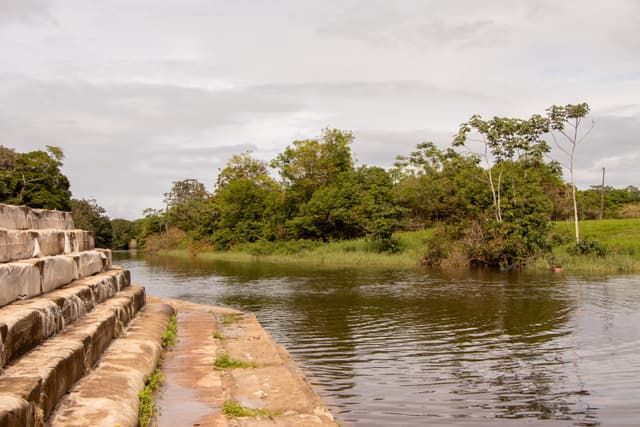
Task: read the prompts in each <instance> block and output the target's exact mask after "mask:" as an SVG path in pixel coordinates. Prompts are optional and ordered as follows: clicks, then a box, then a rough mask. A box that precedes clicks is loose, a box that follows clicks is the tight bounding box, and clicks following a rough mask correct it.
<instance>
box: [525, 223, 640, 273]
mask: <svg viewBox="0 0 640 427" xmlns="http://www.w3.org/2000/svg"><path fill="white" fill-rule="evenodd" d="M553 233H555V234H556V235H557V236H558V237H559V239H560V240H561V241H563V243H562V244H560V245H558V246H556V247H555V248H554V249H553V256H554V259H555V263H556V264H558V265H561V266H562V268H563V269H564V270H565V271H569V272H579V273H593V274H612V273H637V272H640V219H607V220H601V221H600V220H590V221H581V222H580V238H581V240H584V239H589V240H595V241H598V242H600V243H601V244H602V245H603V246H604V247H605V248H606V250H607V255H605V256H604V257H596V256H572V255H569V254H568V252H567V251H568V250H569V248H571V247H572V246H573V245H574V244H575V243H574V242H575V234H574V224H573V222H557V223H555V224H554V228H553ZM537 267H539V268H546V263H545V262H544V260H538V263H537Z"/></svg>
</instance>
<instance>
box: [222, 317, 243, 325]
mask: <svg viewBox="0 0 640 427" xmlns="http://www.w3.org/2000/svg"><path fill="white" fill-rule="evenodd" d="M240 319H242V314H223V315H222V324H223V325H225V326H228V325H231V324H233V323H236V322H237V321H238V320H240Z"/></svg>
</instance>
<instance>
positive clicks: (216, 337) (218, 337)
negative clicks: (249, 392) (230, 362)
mask: <svg viewBox="0 0 640 427" xmlns="http://www.w3.org/2000/svg"><path fill="white" fill-rule="evenodd" d="M211 336H212V337H213V339H214V340H223V339H225V336H224V335H222V334H221V333H220V332H218V331H213V332H211Z"/></svg>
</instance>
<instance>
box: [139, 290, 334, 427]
mask: <svg viewBox="0 0 640 427" xmlns="http://www.w3.org/2000/svg"><path fill="white" fill-rule="evenodd" d="M148 299H149V300H150V301H153V302H162V303H165V304H169V305H171V306H172V307H173V308H174V309H175V310H176V316H177V317H176V318H177V340H176V345H175V346H174V347H173V348H171V349H170V350H169V351H167V352H166V353H165V355H164V360H163V362H162V366H161V369H160V372H161V373H162V376H163V378H164V381H163V386H162V391H161V393H160V394H159V395H158V396H157V399H156V406H157V416H156V419H155V420H154V421H153V425H154V426H158V427H162V426H176V425H185V426H186V425H199V426H246V427H249V426H252V427H261V426H304V425H317V426H334V427H335V426H336V425H337V424H336V423H335V421H334V420H333V417H332V415H331V414H330V413H329V411H328V409H327V408H326V407H325V405H324V404H323V403H322V401H321V400H320V397H319V396H318V394H317V393H316V392H315V391H313V389H312V388H311V387H310V385H309V384H308V383H307V380H306V379H305V377H304V375H303V374H302V372H301V371H300V370H299V368H298V367H297V365H296V364H295V362H293V360H292V359H291V358H290V356H289V354H288V353H287V351H286V350H285V349H284V347H282V346H280V345H278V344H276V342H275V341H274V340H273V338H272V337H271V335H269V333H267V332H266V331H265V330H264V328H262V326H261V325H260V323H258V321H257V320H256V317H255V316H254V315H252V314H249V313H244V312H241V311H237V310H233V309H228V308H223V307H216V306H210V305H202V304H195V303H191V302H187V301H181V300H174V299H164V298H156V297H148Z"/></svg>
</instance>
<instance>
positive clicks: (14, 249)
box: [0, 229, 40, 262]
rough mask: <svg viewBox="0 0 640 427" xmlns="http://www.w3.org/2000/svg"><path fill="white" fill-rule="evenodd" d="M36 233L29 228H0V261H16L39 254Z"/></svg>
mask: <svg viewBox="0 0 640 427" xmlns="http://www.w3.org/2000/svg"><path fill="white" fill-rule="evenodd" d="M36 238H37V233H36V232H34V231H30V230H1V229H0V262H8V261H18V260H21V259H28V258H35V257H37V256H39V252H40V250H39V246H38V245H37V241H36Z"/></svg>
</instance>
